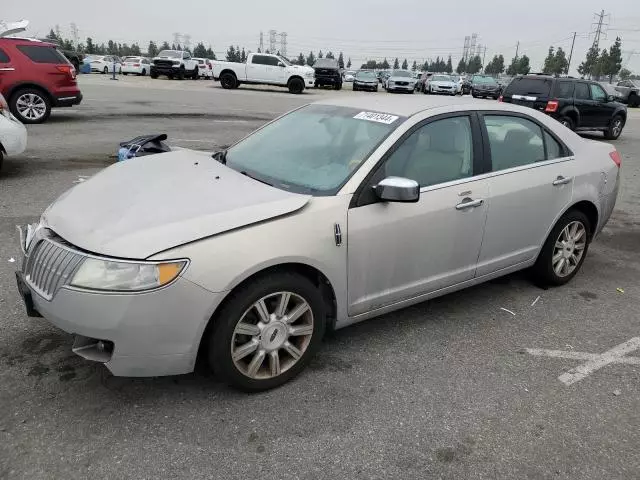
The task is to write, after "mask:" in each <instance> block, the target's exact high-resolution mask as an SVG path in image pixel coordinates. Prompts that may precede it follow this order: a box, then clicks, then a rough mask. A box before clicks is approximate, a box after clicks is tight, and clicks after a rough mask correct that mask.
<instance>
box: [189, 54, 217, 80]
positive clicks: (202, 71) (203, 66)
mask: <svg viewBox="0 0 640 480" xmlns="http://www.w3.org/2000/svg"><path fill="white" fill-rule="evenodd" d="M193 60H195V61H196V62H198V76H199V77H200V78H213V69H212V65H211V60H209V59H208V58H198V57H193Z"/></svg>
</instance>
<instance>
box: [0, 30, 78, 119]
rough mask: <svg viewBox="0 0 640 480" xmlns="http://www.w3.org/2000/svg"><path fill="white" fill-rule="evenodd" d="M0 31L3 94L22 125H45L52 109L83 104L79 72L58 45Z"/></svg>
mask: <svg viewBox="0 0 640 480" xmlns="http://www.w3.org/2000/svg"><path fill="white" fill-rule="evenodd" d="M2 35H3V32H0V93H1V94H2V95H3V96H4V98H6V99H7V101H8V102H9V109H10V110H11V113H13V115H14V116H15V117H16V118H17V119H18V120H20V121H21V122H22V123H42V122H44V121H45V120H46V119H47V118H49V115H50V114H51V108H52V107H70V106H72V105H77V104H79V103H80V102H81V101H82V93H81V92H80V89H79V88H78V83H77V82H76V70H75V68H74V67H73V65H71V63H69V61H68V60H67V59H66V58H65V57H64V55H62V53H60V52H59V51H58V50H57V49H56V46H55V45H52V44H50V43H45V42H41V41H39V40H30V39H23V38H12V37H3V36H2Z"/></svg>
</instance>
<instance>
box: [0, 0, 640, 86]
mask: <svg viewBox="0 0 640 480" xmlns="http://www.w3.org/2000/svg"><path fill="white" fill-rule="evenodd" d="M1 2H2V7H1V8H0V20H4V21H7V22H9V21H16V20H20V19H26V20H29V21H30V22H31V23H30V29H29V31H28V32H27V33H28V34H30V35H33V36H41V37H42V36H44V35H46V34H47V33H48V32H49V29H51V28H54V27H55V26H56V25H58V26H59V28H60V30H61V32H62V34H63V35H64V36H68V37H71V27H70V24H71V23H72V22H73V23H75V24H76V25H77V28H78V34H79V37H80V39H81V41H83V42H84V39H86V37H92V38H93V40H94V42H97V43H101V42H106V41H107V40H109V39H113V40H114V41H117V42H121V43H125V42H126V43H129V44H131V43H133V42H137V43H138V44H139V45H140V46H141V47H142V48H143V50H145V49H146V46H147V45H148V43H149V40H154V41H155V42H162V41H164V40H167V41H168V42H169V43H172V41H173V39H174V34H175V33H178V34H180V35H181V39H182V42H184V36H185V35H190V36H191V44H192V45H194V44H195V43H197V42H199V41H202V42H204V43H205V45H207V46H208V45H211V46H212V48H213V50H214V51H215V52H216V55H217V56H218V57H219V58H220V57H223V56H224V52H225V51H226V49H227V47H228V46H229V45H231V44H233V45H239V46H240V47H245V48H247V49H248V50H252V51H256V50H257V48H258V46H259V38H260V32H261V31H262V32H264V42H265V47H266V48H268V46H269V33H268V32H269V30H275V31H277V32H278V34H279V33H281V32H286V33H287V55H288V56H289V57H294V56H297V55H298V53H300V52H302V53H304V54H305V55H308V53H309V51H310V50H313V51H314V53H317V52H318V50H322V51H323V52H325V53H326V52H327V51H328V50H331V51H332V52H334V53H335V54H336V56H337V53H338V52H340V51H343V52H344V55H345V61H346V58H347V57H350V58H351V60H352V62H353V65H354V67H358V66H359V65H360V64H362V63H364V62H365V61H366V60H367V59H375V60H382V59H383V58H385V57H386V58H387V59H388V60H389V61H390V62H392V61H393V59H394V58H396V57H398V58H399V59H400V62H402V60H403V59H404V58H407V59H408V60H409V63H412V62H413V60H416V61H418V63H424V61H425V60H427V59H431V60H435V59H436V57H437V56H441V57H447V56H448V55H451V56H452V58H453V63H454V67H455V65H456V64H457V61H458V60H459V59H460V57H461V55H462V51H463V46H464V37H465V36H467V35H471V34H473V33H477V34H478V40H477V43H479V44H481V45H482V46H483V49H482V53H484V46H486V62H489V60H490V59H491V58H492V57H493V55H494V54H503V55H504V57H505V63H506V64H507V65H508V64H509V63H510V61H511V58H512V57H513V56H514V55H515V53H516V46H517V44H518V42H519V44H520V45H519V54H520V55H522V54H526V55H528V56H529V57H530V59H531V66H532V71H540V70H541V67H542V63H543V61H544V57H545V56H546V54H547V50H548V48H549V46H550V45H553V46H555V47H562V48H563V49H564V50H565V51H566V52H567V54H568V53H569V50H570V49H571V43H572V38H573V32H577V35H576V41H575V46H574V54H573V59H572V62H571V64H572V65H571V73H572V74H576V71H575V69H576V68H577V66H578V65H579V63H580V62H581V61H582V60H583V59H584V56H585V54H586V51H587V49H588V48H589V47H590V45H591V43H592V42H593V34H592V32H593V31H594V30H595V27H594V25H593V22H594V21H595V15H594V13H596V12H600V11H601V10H602V9H603V8H604V9H605V13H606V14H607V16H606V17H605V23H606V24H608V25H606V27H605V31H606V38H604V37H603V38H602V39H601V41H600V49H602V48H608V47H609V46H610V45H611V44H612V43H613V41H614V40H615V37H616V36H617V35H619V36H620V37H621V38H622V50H623V64H626V66H627V68H629V69H630V70H632V71H634V72H635V73H640V2H639V1H638V0H616V1H615V2H611V1H609V2H596V1H594V0H580V1H579V2H578V1H577V0H573V1H566V0H536V1H535V2H531V1H527V2H524V1H520V2H518V1H514V0H510V1H506V0H494V1H489V0H485V1H477V0H473V1H472V0H457V1H449V2H442V3H438V2H429V1H426V2H425V1H424V0H419V1H416V0H413V1H409V0H352V1H345V0H323V1H322V2H301V1H300V0H262V1H259V2H258V1H254V0H245V1H232V2H223V1H219V0H218V1H211V0H209V1H206V0H182V1H181V2H175V1H171V2H169V1H166V0H110V1H109V2H101V3H99V4H97V3H92V2H90V1H88V0H58V1H56V2H52V1H50V0H1ZM276 38H277V43H276V45H277V48H278V49H280V38H281V37H280V36H279V35H278V36H277V37H276Z"/></svg>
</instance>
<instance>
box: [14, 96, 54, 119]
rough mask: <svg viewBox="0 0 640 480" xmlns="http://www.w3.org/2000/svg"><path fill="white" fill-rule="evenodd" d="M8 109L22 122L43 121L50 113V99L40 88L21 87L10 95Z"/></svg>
mask: <svg viewBox="0 0 640 480" xmlns="http://www.w3.org/2000/svg"><path fill="white" fill-rule="evenodd" d="M9 109H10V110H11V113H13V116H14V117H16V118H17V119H18V120H20V121H21V122H22V123H27V124H33V123H43V122H44V121H46V120H47V118H49V115H51V100H50V99H49V96H48V95H47V94H46V93H44V92H43V91H42V90H37V89H35V88H23V89H20V90H18V91H17V92H15V93H14V94H13V95H11V99H10V100H9Z"/></svg>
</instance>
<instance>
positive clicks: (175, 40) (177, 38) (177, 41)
mask: <svg viewBox="0 0 640 480" xmlns="http://www.w3.org/2000/svg"><path fill="white" fill-rule="evenodd" d="M180 37H181V35H180V33H178V32H175V33H174V34H173V44H174V45H175V46H176V47H177V46H178V45H180Z"/></svg>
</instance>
